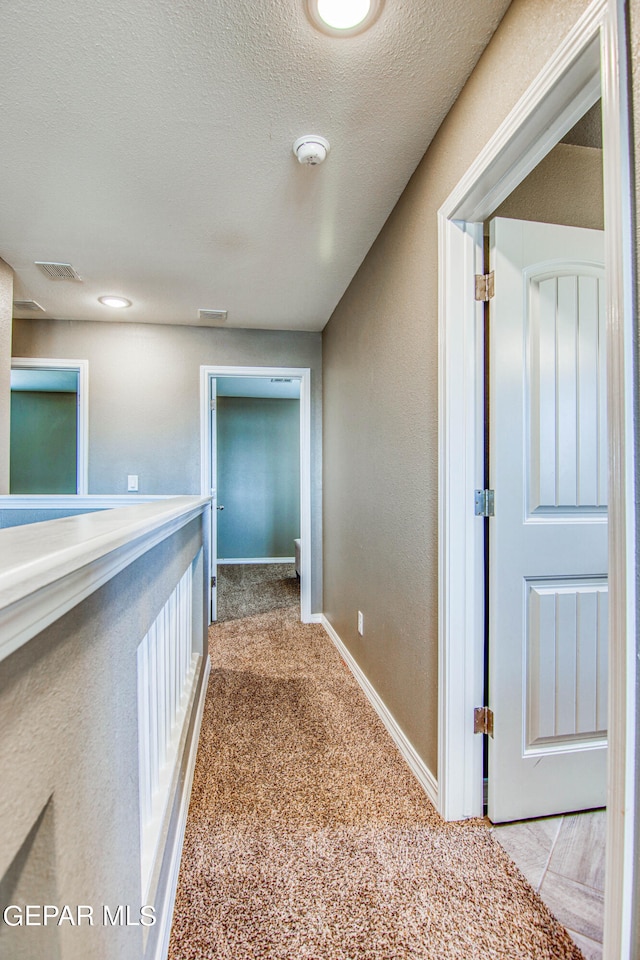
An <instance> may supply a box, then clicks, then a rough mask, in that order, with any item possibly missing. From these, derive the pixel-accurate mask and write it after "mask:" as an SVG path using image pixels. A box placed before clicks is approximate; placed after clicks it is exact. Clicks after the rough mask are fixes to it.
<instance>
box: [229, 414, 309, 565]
mask: <svg viewBox="0 0 640 960" xmlns="http://www.w3.org/2000/svg"><path fill="white" fill-rule="evenodd" d="M216 425H217V476H218V504H223V505H224V510H221V511H218V557H220V558H222V557H224V558H226V559H235V558H245V557H292V556H293V552H294V547H293V541H294V539H295V538H296V537H299V536H300V401H299V400H271V399H269V400H266V399H264V400H263V399H256V398H253V397H218V403H217V418H216Z"/></svg>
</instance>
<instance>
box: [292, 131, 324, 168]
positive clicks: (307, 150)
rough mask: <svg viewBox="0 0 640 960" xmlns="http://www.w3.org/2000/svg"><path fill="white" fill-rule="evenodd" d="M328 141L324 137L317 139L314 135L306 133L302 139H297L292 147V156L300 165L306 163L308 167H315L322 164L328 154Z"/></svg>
mask: <svg viewBox="0 0 640 960" xmlns="http://www.w3.org/2000/svg"><path fill="white" fill-rule="evenodd" d="M329 150H330V147H329V141H328V140H325V138H324V137H319V136H317V135H316V134H314V133H308V134H306V136H304V137H298V139H297V140H296V142H295V143H294V145H293V152H294V155H295V156H296V157H297V158H298V161H299V162H300V163H307V164H309V166H310V167H315V166H316V165H317V164H319V163H322V161H323V160H325V159H326V156H327V154H328V153H329Z"/></svg>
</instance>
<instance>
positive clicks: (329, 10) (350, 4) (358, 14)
mask: <svg viewBox="0 0 640 960" xmlns="http://www.w3.org/2000/svg"><path fill="white" fill-rule="evenodd" d="M382 3H383V0H306V6H307V13H308V15H309V18H310V19H311V22H312V23H313V24H314V26H316V27H319V28H320V30H323V31H324V32H325V33H330V34H332V35H333V36H337V37H346V36H353V34H355V33H361V32H362V31H363V30H366V29H367V27H369V26H371V24H372V23H373V21H374V20H375V19H376V17H377V16H378V14H379V13H380V10H381V9H382Z"/></svg>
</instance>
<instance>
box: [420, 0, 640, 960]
mask: <svg viewBox="0 0 640 960" xmlns="http://www.w3.org/2000/svg"><path fill="white" fill-rule="evenodd" d="M621 9H622V8H621V5H619V4H616V3H614V2H611V3H608V2H607V0H594V2H592V3H591V4H590V5H589V7H588V8H587V10H586V11H585V13H584V15H583V17H582V18H581V19H580V20H579V21H578V23H577V24H576V26H575V28H574V29H573V30H572V31H571V32H570V34H569V35H568V36H567V37H566V38H564V40H563V41H562V42H561V44H560V46H559V48H558V51H557V53H556V55H555V56H554V57H553V58H552V60H550V61H549V63H548V64H547V65H546V66H545V68H544V69H543V71H542V72H541V74H540V75H539V76H538V77H537V78H536V80H535V81H534V83H533V84H532V85H531V87H530V88H529V89H528V90H527V91H526V92H525V94H524V95H523V97H522V98H521V99H520V101H519V102H518V103H517V104H516V106H515V107H514V109H513V111H512V112H511V114H510V115H509V116H508V117H507V118H506V120H505V121H504V122H503V124H502V125H501V126H500V128H499V129H498V130H497V131H496V133H495V135H494V136H493V137H492V138H491V139H490V141H489V143H488V144H487V145H486V147H485V148H484V149H483V150H482V152H481V153H480V154H479V156H478V157H477V158H476V161H475V162H474V164H473V166H472V167H471V168H470V169H469V170H468V172H467V174H466V175H465V176H464V177H463V179H462V180H461V181H460V183H459V184H458V185H457V187H456V188H455V190H454V191H453V193H452V194H451V195H450V196H449V197H448V198H447V200H446V201H445V203H444V204H443V206H442V208H441V210H440V222H439V227H440V243H439V251H440V267H441V269H440V284H439V287H440V291H441V300H440V307H441V309H440V424H441V429H440V507H441V509H440V604H439V609H440V667H439V669H440V726H439V740H440V747H439V762H438V794H439V797H438V803H439V809H440V811H441V813H442V814H443V815H444V816H445V817H446V818H447V819H459V818H463V817H466V816H473V815H477V814H479V813H481V812H482V809H483V796H482V782H483V781H482V770H483V747H482V742H483V740H486V739H487V737H486V736H485V737H480V736H478V735H477V733H474V722H473V721H474V710H475V708H476V707H479V708H480V709H481V713H482V714H483V715H484V721H488V720H489V717H488V715H487V714H486V712H485V709H484V707H485V706H486V704H485V701H484V696H483V694H484V691H483V686H484V675H485V674H484V640H483V637H484V607H485V603H484V601H485V596H484V583H485V581H484V562H485V556H484V538H483V521H482V520H481V519H480V517H478V516H477V515H475V511H474V491H475V490H480V491H482V490H483V488H484V487H485V472H484V456H483V452H484V451H483V435H484V426H483V416H482V411H483V386H484V384H483V380H482V373H481V371H482V369H483V366H482V359H483V342H482V337H481V336H480V335H479V333H478V331H481V330H482V328H483V323H482V311H483V309H484V308H483V306H482V303H481V300H482V299H483V297H482V295H483V289H482V287H483V284H484V283H485V280H484V249H483V246H484V244H483V222H484V221H485V220H486V219H487V218H489V217H491V216H492V215H493V214H494V212H495V211H496V209H497V208H498V207H499V205H500V204H501V203H502V201H503V200H505V199H506V198H507V197H508V196H509V194H510V193H511V192H512V191H513V190H514V189H515V187H517V186H518V184H520V183H522V181H523V180H524V179H525V178H526V177H527V175H528V174H529V173H530V172H531V171H532V170H533V169H534V168H535V167H536V165H537V164H538V163H539V162H540V160H541V159H542V158H543V157H545V156H546V155H547V154H548V153H549V151H550V150H551V149H552V148H553V147H554V145H555V144H556V143H558V141H559V140H561V139H562V138H563V137H564V136H565V134H566V133H567V132H568V131H569V130H571V128H572V127H573V126H574V125H575V123H576V121H577V120H578V119H579V118H580V117H582V116H583V115H584V114H585V112H586V111H588V110H589V109H590V107H591V106H592V105H593V104H594V103H595V102H596V101H597V99H598V97H599V95H600V94H601V96H602V112H603V135H604V207H605V220H606V225H607V229H606V234H605V248H604V249H605V256H604V259H605V271H606V301H605V302H606V315H607V338H606V339H607V397H606V400H607V442H608V446H609V458H608V500H609V509H608V530H609V551H608V553H609V557H608V559H609V571H608V605H609V616H608V627H609V631H608V648H609V670H608V673H609V676H608V692H609V698H608V699H609V708H608V751H609V759H608V772H607V792H608V809H609V815H608V822H607V878H606V891H605V898H604V904H605V910H604V912H605V924H604V957H605V958H606V960H613V958H615V960H618V958H621V957H630V956H631V955H632V954H631V943H632V936H633V916H634V910H635V904H636V894H635V890H636V887H635V885H634V877H635V871H636V860H635V849H636V831H637V826H638V824H637V811H636V803H635V774H634V770H635V753H634V750H635V740H634V730H635V718H636V709H637V706H636V686H635V684H636V676H637V663H636V660H635V655H634V650H635V631H636V625H635V604H634V602H633V597H634V596H635V576H636V574H635V571H636V548H635V500H634V484H633V476H634V442H633V424H634V409H633V396H634V371H633V357H634V347H633V336H634V334H633V314H632V310H631V304H632V302H633V298H632V290H633V270H632V247H631V240H630V237H631V233H630V225H631V211H630V207H629V197H630V196H631V190H630V168H629V162H630V161H629V157H630V151H629V144H630V139H629V127H628V102H627V77H626V60H625V42H624V31H625V25H624V19H623V16H622V13H621ZM475 276H477V277H478V278H480V281H481V282H480V283H479V284H478V285H477V286H476V289H477V292H478V294H479V295H480V296H479V298H478V300H474V299H473V292H472V291H473V289H474V277H475ZM486 282H487V283H489V278H487V280H486ZM482 499H484V496H483V497H482ZM476 501H477V498H476ZM495 509H496V511H497V510H498V509H499V500H498V492H497V491H496V498H495ZM483 728H484V729H487V724H485V723H483V722H482V719H481V722H480V723H479V724H478V725H477V726H476V729H478V732H482V731H483ZM525 734H526V731H525V730H523V728H522V726H519V729H518V736H519V737H521V738H522V742H524V738H525Z"/></svg>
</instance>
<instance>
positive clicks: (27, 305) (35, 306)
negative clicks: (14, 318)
mask: <svg viewBox="0 0 640 960" xmlns="http://www.w3.org/2000/svg"><path fill="white" fill-rule="evenodd" d="M13 309H14V310H28V311H29V313H37V312H38V311H39V310H40V311H42V313H44V312H45V310H44V307H42V306H40V304H39V303H38V302H37V301H36V300H14V301H13Z"/></svg>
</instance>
